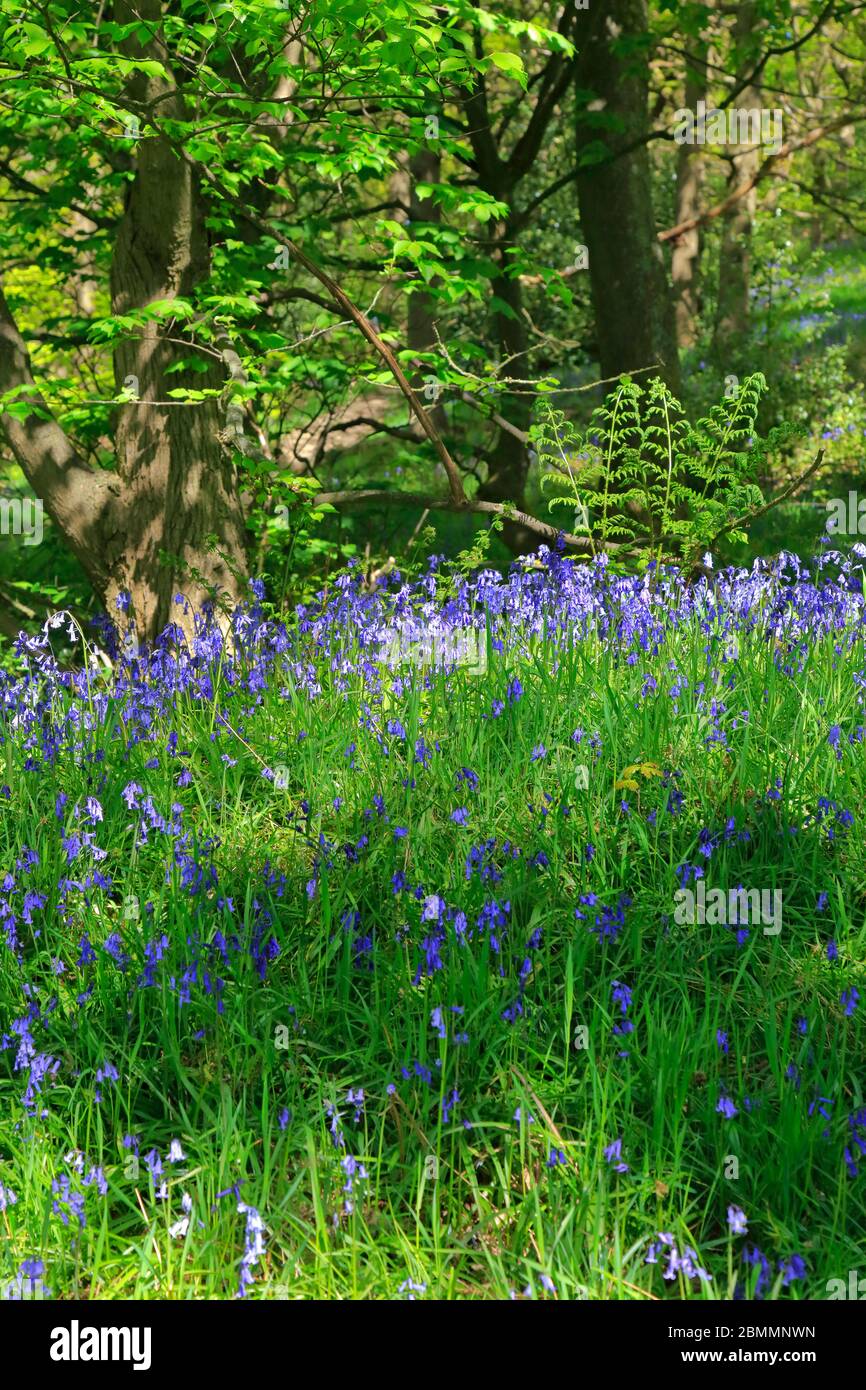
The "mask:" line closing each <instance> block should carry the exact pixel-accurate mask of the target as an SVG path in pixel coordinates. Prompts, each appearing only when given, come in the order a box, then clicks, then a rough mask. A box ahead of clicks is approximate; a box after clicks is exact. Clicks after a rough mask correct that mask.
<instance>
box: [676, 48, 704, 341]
mask: <svg viewBox="0 0 866 1390" xmlns="http://www.w3.org/2000/svg"><path fill="white" fill-rule="evenodd" d="M705 52H706V49H705V46H702V47H701V54H702V56H703V54H704V53H705ZM705 94H706V76H705V74H704V72H703V71H698V70H696V69H692V68H690V69H689V71H688V73H687V75H686V85H685V107H686V110H688V111H691V112H693V113H694V112H696V110H697V104H698V102H699V101H700V100H702V99H703V98H704V97H705ZM703 183H704V165H703V160H702V158H701V152H700V149H699V148H697V147H696V146H695V145H690V144H688V143H686V142H683V144H681V145H680V146H679V149H678V152H677V213H676V222H677V225H679V223H681V222H686V221H688V220H689V219H690V218H693V217H697V216H698V214H699V213H700V211H701V191H702V189H703ZM701 240H702V238H701V229H700V228H699V227H693V228H692V230H691V231H690V232H684V233H683V234H682V236H679V237H677V239H676V241H675V242H674V246H673V253H672V256H671V281H672V284H673V294H674V316H675V323H676V334H677V347H679V348H689V347H693V346H694V343H695V340H696V337H697V319H698V311H699V288H698V280H699V272H700V259H701Z"/></svg>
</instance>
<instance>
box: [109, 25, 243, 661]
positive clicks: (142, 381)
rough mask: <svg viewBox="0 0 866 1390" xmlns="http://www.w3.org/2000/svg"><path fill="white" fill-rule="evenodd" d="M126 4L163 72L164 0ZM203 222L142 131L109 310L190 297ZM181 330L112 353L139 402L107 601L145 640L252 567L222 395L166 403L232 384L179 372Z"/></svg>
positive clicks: (157, 332)
mask: <svg viewBox="0 0 866 1390" xmlns="http://www.w3.org/2000/svg"><path fill="white" fill-rule="evenodd" d="M119 10H120V11H121V13H120V15H119V16H118V18H119V21H120V22H121V23H123V22H126V20H130V21H131V20H132V19H133V18H134V16H135V14H136V13H137V14H138V15H139V16H140V18H141V20H143V22H144V23H145V24H148V25H149V27H151V30H152V35H153V37H152V38H151V39H150V40H149V41H148V43H147V44H146V45H145V46H142V45H140V44H139V43H138V41H137V39H132V40H128V41H127V42H126V44H125V45H124V49H125V52H126V53H127V56H129V57H147V58H151V59H153V58H155V59H157V60H158V61H160V62H161V63H163V65H164V66H165V67H166V69H168V67H169V55H168V52H167V50H166V48H165V46H164V44H163V42H162V38H161V35H160V32H159V28H158V25H159V19H160V14H161V3H160V0H134V3H130V2H129V0H122V3H121V4H120V5H119ZM131 88H132V90H131V92H130V95H131V96H132V97H134V98H135V99H136V100H137V101H141V102H152V101H155V100H157V99H158V100H159V107H158V110H159V112H160V116H161V118H163V119H165V118H169V119H175V120H180V119H183V117H184V115H185V111H184V102H183V97H182V95H181V93H180V92H179V91H178V90H177V88H176V87H173V86H172V85H171V83H170V82H166V80H165V79H164V78H162V77H146V76H144V75H143V74H136V75H135V77H134V78H133V79H132V83H131ZM204 218H205V206H204V199H203V197H202V192H201V188H200V186H199V181H198V179H197V177H196V175H195V172H194V171H193V169H192V168H191V166H190V164H189V163H188V162H187V161H185V160H181V159H179V158H178V157H177V156H176V155H175V153H174V152H173V151H172V149H171V148H170V146H169V144H168V142H167V141H166V140H165V139H164V138H163V137H162V136H145V137H144V138H143V139H142V140H141V141H140V143H139V145H138V149H137V162H136V171H135V178H134V180H133V182H132V185H131V187H130V190H129V194H128V198H127V203H126V208H125V211H124V215H123V219H122V221H121V225H120V228H119V232H118V237H117V242H116V246H115V252H114V258H113V262H112V267H111V302H112V312H113V313H115V314H125V313H129V312H130V310H134V309H141V308H144V307H145V306H147V305H148V304H151V303H153V302H154V301H157V300H163V299H175V298H189V297H190V296H191V295H192V294H193V292H194V290H195V289H196V287H197V286H198V285H200V284H201V283H202V282H203V281H205V280H206V279H207V277H208V274H209V272H210V255H209V249H208V241H207V232H206V229H205V221H204ZM177 336H180V334H179V333H177V332H174V333H170V332H169V330H168V328H167V326H166V324H165V323H153V324H148V325H146V326H145V327H144V328H142V329H141V330H140V331H139V332H138V333H137V334H136V336H134V337H132V338H130V339H129V340H128V341H125V342H122V343H120V344H119V345H118V346H117V348H116V350H115V353H114V372H115V380H116V385H117V389H118V392H119V391H121V390H122V389H123V387H124V385H125V384H126V383H128V382H129V379H130V378H132V379H133V380H132V385H133V389H134V390H135V391H136V392H137V395H138V397H139V400H138V401H137V402H133V403H131V404H129V405H124V406H122V407H120V409H119V412H118V421H117V428H116V441H115V448H116V465H117V473H118V476H119V478H120V479H121V481H122V483H123V493H122V498H121V505H120V507H119V508H117V509H115V510H114V514H113V517H112V518H111V522H113V525H112V524H111V522H109V524H108V525H107V527H106V532H107V534H106V537H105V544H106V559H107V564H108V569H109V580H108V585H107V591H106V598H107V601H108V603H109V605H113V601H114V599H115V597H116V595H117V594H118V593H119V592H120V591H122V590H127V591H128V592H129V593H130V594H131V595H132V607H133V608H134V610H135V616H136V623H137V628H138V631H139V633H141V632H145V633H147V634H148V635H153V634H155V633H156V632H158V631H160V630H161V629H162V627H163V626H164V625H165V623H166V622H168V621H169V619H170V618H172V617H173V618H175V620H177V621H180V619H179V618H178V610H177V609H176V608H175V609H173V599H174V595H175V593H176V592H177V591H178V590H180V591H181V592H183V593H184V594H185V595H186V596H187V598H189V599H190V600H191V602H192V603H193V605H194V606H195V607H198V606H200V605H201V603H202V602H203V601H205V599H206V598H207V596H208V592H209V590H211V589H213V590H214V591H216V592H217V593H218V594H219V595H220V596H221V597H222V598H224V599H225V600H226V601H227V602H228V603H229V604H230V605H233V604H234V603H235V602H236V601H237V600H238V599H239V598H240V597H241V591H242V585H243V575H244V573H245V570H246V549H245V535H244V517H243V510H242V505H241V498H240V489H239V484H238V476H237V470H236V468H235V466H234V463H233V462H232V459H231V454H230V452H229V451H228V450H227V449H225V448H224V447H223V446H222V445H221V443H220V440H219V438H218V435H219V432H220V425H221V407H220V404H219V401H218V399H216V398H213V399H210V400H207V401H205V402H201V403H196V404H195V405H187V404H183V403H177V404H166V402H168V401H170V399H171V398H170V397H169V395H168V393H169V391H170V390H171V389H172V388H174V387H187V388H195V389H198V390H206V389H217V390H219V389H220V387H222V386H223V385H224V381H225V378H224V374H223V372H222V369H221V363H220V360H219V359H218V358H215V357H211V358H208V359H206V360H207V364H208V370H207V372H206V373H198V372H197V373H192V372H189V371H186V372H183V371H181V372H178V371H172V370H171V369H172V368H173V367H175V366H176V364H177V362H178V360H179V358H181V357H183V356H185V357H190V356H191V355H192V354H191V350H190V349H189V348H185V347H183V346H178V345H177V344H176V343H172V342H170V341H169V337H177ZM210 535H214V536H216V537H217V538H218V541H219V548H220V550H221V551H222V555H217V554H215V553H210V552H209V551H208V549H207V545H206V541H207V537H208V536H210ZM160 552H163V554H164V555H165V556H167V557H169V558H168V561H167V563H165V564H160Z"/></svg>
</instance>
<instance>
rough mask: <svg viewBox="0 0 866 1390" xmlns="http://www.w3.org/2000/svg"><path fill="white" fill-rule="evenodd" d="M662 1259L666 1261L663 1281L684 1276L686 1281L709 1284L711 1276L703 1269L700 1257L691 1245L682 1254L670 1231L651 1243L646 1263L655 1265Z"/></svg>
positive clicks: (660, 1234)
mask: <svg viewBox="0 0 866 1390" xmlns="http://www.w3.org/2000/svg"><path fill="white" fill-rule="evenodd" d="M660 1259H664V1260H665V1261H666V1263H665V1267H664V1269H663V1270H662V1278H663V1279H676V1278H677V1276H680V1275H681V1276H682V1277H683V1278H684V1279H702V1280H703V1281H704V1282H705V1283H709V1281H710V1279H711V1277H712V1276H711V1275H709V1274H708V1273H707V1271H706V1270H705V1269H703V1268H702V1266H701V1264H700V1261H699V1258H698V1255H697V1254H696V1253H695V1251H694V1250H693V1249H692V1247H691V1246H690V1245H686V1246H684V1247H683V1250H682V1252H681V1251H680V1249H679V1246H678V1245H677V1243H676V1240H675V1239H674V1237H673V1235H671V1233H670V1232H669V1231H662V1232H660V1233H659V1235H658V1236H657V1237H656V1239H655V1240H653V1241H651V1242H650V1247H649V1250H648V1251H647V1255H646V1260H645V1263H646V1264H648V1265H655V1264H658V1263H659V1260H660Z"/></svg>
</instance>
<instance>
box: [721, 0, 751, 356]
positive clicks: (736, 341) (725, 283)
mask: <svg viewBox="0 0 866 1390" xmlns="http://www.w3.org/2000/svg"><path fill="white" fill-rule="evenodd" d="M754 24H755V6H754V3H753V0H745V3H743V4H741V5H740V7H739V9H738V11H737V20H736V25H735V28H734V35H735V39H736V44H737V48H738V49H739V51H740V54H741V62H740V64H739V70H740V72H743V71H749V70H750V69H751V67H752V65H753V58H754V53H753V32H754ZM736 105H737V108H738V109H740V110H752V109H758V108H760V105H761V90H760V87H757V86H752V87H745V88H744V89H743V91H742V92H740V94H739V96H738V97H737V101H736ZM760 162H761V149H760V144H759V143H756V144H755V145H753V146H748V145H747V146H744V147H742V149H741V152H740V153H739V154H736V155H734V157H733V159H732V161H731V172H730V175H729V178H728V188H729V190H730V191H731V192H733V190H734V189H736V188H737V187H739V185H740V184H742V183H745V182H746V181H747V180H749V179H751V178H754V176H755V174H756V173H757V171H758V168H759V166H760ZM756 203H757V193H756V190H755V188H754V187H752V188H751V189H750V190H749V192H748V193H747V194H746V196H745V197H744V198H740V199H738V201H737V202H736V203H734V204H733V205H732V207H731V208H730V210H729V211H728V212H727V213H726V214H725V219H724V225H723V229H722V245H721V249H720V252H719V289H718V295H717V298H716V322H715V327H714V330H713V355H714V356H715V357H716V359H717V361H719V362H722V363H723V364H724V363H727V364H728V365H730V366H732V367H735V366H737V365H738V364H739V361H740V355H739V349H740V347H741V345H742V343H743V339H744V337H745V334H746V333H747V332H748V328H749V284H750V280H751V268H752V227H753V223H754V220H755V207H756Z"/></svg>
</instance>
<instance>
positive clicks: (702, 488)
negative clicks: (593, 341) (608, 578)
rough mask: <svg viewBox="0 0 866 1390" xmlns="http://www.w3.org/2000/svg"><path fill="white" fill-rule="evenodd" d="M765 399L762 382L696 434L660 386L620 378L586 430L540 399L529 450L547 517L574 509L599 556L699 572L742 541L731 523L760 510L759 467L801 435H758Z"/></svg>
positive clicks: (735, 397) (747, 386) (731, 399)
mask: <svg viewBox="0 0 866 1390" xmlns="http://www.w3.org/2000/svg"><path fill="white" fill-rule="evenodd" d="M766 390H767V383H766V380H765V379H764V377H763V375H762V374H761V373H760V372H756V373H754V375H752V376H749V377H747V378H746V380H745V381H744V382H743V383H742V385H741V386H740V387H739V389H738V390H736V392H735V393H734V394H732V395H730V396H726V397H725V399H724V400H723V401H721V402H720V404H718V405H715V406H713V407H712V409H711V410H710V412H709V414H708V415H706V416H703V417H702V418H700V419H699V420H697V421H696V422H695V423H694V424H690V423H689V422H688V420H687V419H686V418H685V413H684V411H683V408H682V406H681V405H680V402H679V401H678V400H677V399H676V397H675V396H674V395H673V394H672V392H671V391H670V390H669V388H668V387H667V386H666V385H665V383H664V382H663V381H662V380H661V379H660V378H658V377H656V378H654V379H653V380H652V381H651V382H650V383H649V385H648V387H647V388H646V389H643V388H641V387H640V386H638V385H637V383H636V382H634V381H632V380H631V379H630V378H629V377H625V376H624V377H621V378H620V381H619V383H618V385H617V387H616V388H615V390H614V391H612V392H611V393H610V395H608V396H607V398H606V399H605V401H604V404H603V405H600V406H598V407H597V408H596V409H595V410H594V411H593V413H592V416H591V417H590V421H589V424H588V425H587V426H586V428H585V429H583V430H580V429H578V428H577V427H576V426H575V425H574V424H572V422H571V421H570V420H568V419H567V418H566V416H565V415H564V414H563V413H562V411H560V410H557V409H555V408H554V407H553V406H552V405H551V404H550V401H549V399H548V398H545V397H542V398H541V402H540V407H539V409H538V412H537V415H536V419H535V420H534V421H533V425H532V428H531V431H530V441H531V443H532V445H533V447H534V448H535V450H536V452H537V454H538V456H539V458H540V461H541V465H542V470H543V471H542V478H541V484H542V487H543V488H549V489H550V490H551V491H552V492H553V493H554V495H553V496H551V497H550V499H549V503H548V505H549V507H550V508H551V510H552V509H553V508H556V507H569V508H572V507H573V508H574V509H575V512H576V515H577V519H578V524H576V525H575V532H574V533H575V534H576V535H585V536H587V537H588V538H589V543H590V549H591V551H592V553H593V554H596V553H597V551H598V549H599V548H601V547H604V548H606V549H609V548H610V547H611V544H613V545H614V546H616V547H617V548H620V547H621V548H622V549H623V550H625V551H632V552H638V553H643V554H644V555H645V556H646V557H647V558H648V557H649V556H654V557H655V559H656V561H657V562H661V560H662V558H663V557H664V556H670V557H672V558H676V559H678V560H680V561H681V562H682V563H683V564H688V565H693V564H694V563H695V562H696V561H697V559H698V558H699V557H700V555H701V554H702V553H703V552H704V551H705V550H707V549H708V548H710V546H711V544H712V542H713V541H714V540H715V539H716V538H717V537H718V535H719V534H720V533H721V532H722V531H724V530H728V531H729V533H730V534H731V535H732V537H733V538H734V539H742V538H744V537H745V532H744V531H743V530H742V529H737V528H735V529H733V530H731V523H732V522H734V521H736V520H737V519H739V518H741V517H744V516H746V517H747V516H748V515H749V514H750V513H752V512H754V511H756V510H757V509H758V508H759V507H761V506H762V505H763V504H764V497H763V494H762V492H761V489H760V487H759V486H758V484H757V481H756V479H757V477H758V476H759V474H760V470H761V467H762V465H763V464H764V462H765V460H766V458H767V456H768V454H770V453H772V452H775V451H776V450H777V449H778V448H779V446H780V445H781V444H782V443H783V441H784V440H785V439H787V438H788V437H790V435H791V434H793V433H798V432H799V431H797V430H796V429H795V427H793V426H788V425H786V426H782V427H781V428H779V429H775V430H772V431H771V432H770V434H769V436H768V437H767V439H762V438H761V437H760V436H759V435H758V433H757V429H756V421H757V416H758V409H759V406H760V402H761V397H762V396H763V394H764V392H765V391H766Z"/></svg>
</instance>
